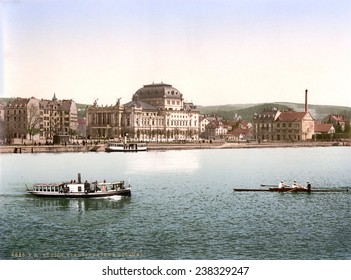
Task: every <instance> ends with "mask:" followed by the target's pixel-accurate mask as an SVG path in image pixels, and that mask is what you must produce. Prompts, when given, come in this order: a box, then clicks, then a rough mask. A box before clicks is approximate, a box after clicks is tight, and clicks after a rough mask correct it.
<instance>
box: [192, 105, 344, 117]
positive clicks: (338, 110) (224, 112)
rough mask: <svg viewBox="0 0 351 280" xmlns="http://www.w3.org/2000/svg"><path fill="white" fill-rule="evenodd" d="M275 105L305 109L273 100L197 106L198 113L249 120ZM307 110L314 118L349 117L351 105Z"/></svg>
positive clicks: (327, 106)
mask: <svg viewBox="0 0 351 280" xmlns="http://www.w3.org/2000/svg"><path fill="white" fill-rule="evenodd" d="M272 107H275V108H277V109H279V110H288V109H292V110H294V111H297V112H302V111H303V110H304V109H305V105H304V104H303V103H289V102H274V103H263V104H238V105H235V104H232V105H218V106H198V109H199V111H200V114H206V115H217V116H218V117H221V118H223V119H224V120H233V119H234V117H235V115H237V116H241V117H242V118H243V119H244V120H248V121H251V120H252V117H253V115H254V114H255V113H258V114H259V113H260V112H262V111H263V109H266V108H272ZM308 108H309V111H310V113H311V114H312V116H313V118H314V119H315V120H322V119H323V118H324V117H325V116H327V115H329V114H340V115H345V116H346V117H347V118H350V117H351V107H345V106H331V105H313V104H311V105H309V107H308Z"/></svg>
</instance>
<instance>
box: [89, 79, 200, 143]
mask: <svg viewBox="0 0 351 280" xmlns="http://www.w3.org/2000/svg"><path fill="white" fill-rule="evenodd" d="M87 135H88V137H89V136H90V137H91V138H96V137H106V138H120V137H124V136H128V137H129V138H131V139H137V140H141V141H165V140H189V139H198V137H199V112H198V110H197V109H196V106H194V104H192V103H186V102H184V99H183V94H182V93H180V91H179V90H177V89H176V88H174V87H172V85H169V84H164V83H160V84H150V85H145V86H143V87H142V88H140V89H139V90H137V91H136V92H135V94H134V95H133V97H132V101H130V102H128V103H126V104H124V105H121V104H120V100H118V101H117V103H116V105H114V106H110V107H101V106H98V105H97V103H96V102H95V103H94V105H93V106H91V107H88V108H87Z"/></svg>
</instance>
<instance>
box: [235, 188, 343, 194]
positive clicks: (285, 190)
mask: <svg viewBox="0 0 351 280" xmlns="http://www.w3.org/2000/svg"><path fill="white" fill-rule="evenodd" d="M234 191H236V192H292V193H296V192H299V193H301V192H302V193H327V192H348V191H349V189H348V188H342V189H314V188H312V189H310V190H308V189H307V188H303V187H299V188H293V187H284V188H275V187H273V188H268V189H262V188H261V189H253V188H234Z"/></svg>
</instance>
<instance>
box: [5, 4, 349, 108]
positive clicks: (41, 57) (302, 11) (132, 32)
mask: <svg viewBox="0 0 351 280" xmlns="http://www.w3.org/2000/svg"><path fill="white" fill-rule="evenodd" d="M0 9H1V10H0V13H1V14H0V15H1V23H0V24H1V29H0V31H1V36H0V40H1V41H0V53H1V56H2V59H1V62H0V63H1V68H0V79H1V80H0V96H1V97H31V96H34V97H36V98H44V99H51V98H52V97H53V95H54V93H55V94H56V97H57V98H58V99H73V100H74V101H76V102H77V103H86V104H92V103H93V102H94V100H95V99H98V103H99V104H100V105H110V104H114V103H115V102H116V100H117V98H120V97H121V98H122V100H121V102H122V103H127V102H129V101H130V100H131V99H132V95H133V94H134V93H135V92H136V91H137V90H138V89H139V88H141V87H143V85H147V84H151V83H160V82H163V83H167V84H171V85H173V86H174V87H175V88H177V89H178V90H179V91H180V92H181V93H183V97H184V99H185V100H186V101H192V102H194V104H196V105H224V104H242V103H262V102H297V103H303V102H304V93H305V89H308V91H309V103H310V104H320V105H341V106H351V97H350V96H351V36H350V34H351V1H349V0H247V1H244V0H115V1H112V0H111V1H109V0H104V1H97V0H96V1H93V0H61V1H55V0H46V1H43V0H1V1H0Z"/></svg>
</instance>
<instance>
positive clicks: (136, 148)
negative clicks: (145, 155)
mask: <svg viewBox="0 0 351 280" xmlns="http://www.w3.org/2000/svg"><path fill="white" fill-rule="evenodd" d="M146 150H147V146H146V143H143V142H142V143H139V142H135V143H134V142H133V143H132V142H131V143H126V142H125V143H123V142H114V141H112V142H109V143H107V146H106V148H105V151H106V152H145V151H146Z"/></svg>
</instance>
